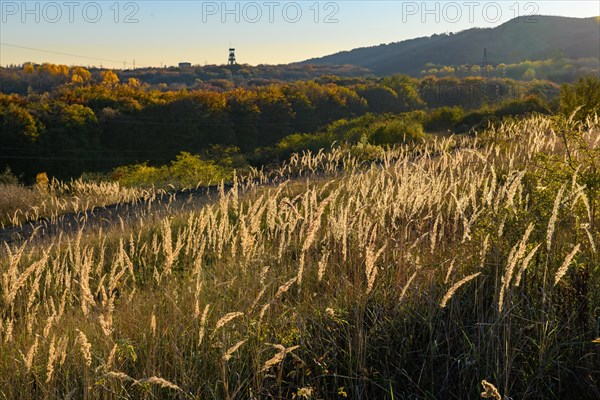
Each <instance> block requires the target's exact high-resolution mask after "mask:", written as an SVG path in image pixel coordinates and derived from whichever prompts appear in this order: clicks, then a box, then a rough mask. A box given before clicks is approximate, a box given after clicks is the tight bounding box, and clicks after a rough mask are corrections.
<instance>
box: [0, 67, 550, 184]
mask: <svg viewBox="0 0 600 400" xmlns="http://www.w3.org/2000/svg"><path fill="white" fill-rule="evenodd" d="M86 72H87V73H86ZM48 74H54V75H57V76H62V77H63V78H64V80H65V81H66V82H65V83H64V84H62V85H60V86H58V87H56V88H54V89H53V90H51V91H45V92H42V93H35V92H30V93H29V94H27V95H20V94H6V93H1V94H0V127H1V133H0V143H2V145H1V146H0V167H4V166H9V167H10V168H11V169H12V170H13V171H14V172H15V173H17V174H23V176H24V177H25V178H30V177H32V176H35V174H36V173H38V172H40V171H45V172H47V173H48V174H49V175H51V176H54V177H58V178H62V179H65V178H70V177H76V176H79V175H80V174H81V173H83V172H94V171H97V172H101V171H110V170H112V169H113V168H115V167H116V166H120V165H127V164H133V163H140V162H145V161H149V163H150V164H155V165H159V164H164V163H166V162H168V161H170V160H173V159H174V158H175V157H176V156H177V155H178V154H180V153H181V152H182V151H186V152H189V153H192V154H201V153H206V152H207V151H209V149H210V148H214V146H215V145H216V146H220V147H221V148H237V149H239V151H240V152H241V153H242V154H244V155H245V156H246V157H247V158H248V159H249V160H250V162H251V163H254V164H257V165H260V164H263V163H267V162H270V161H272V159H269V158H272V157H273V153H272V152H264V151H260V150H261V149H264V148H273V147H276V145H277V144H278V143H280V142H281V141H282V140H283V139H284V138H286V137H287V136H289V135H292V134H307V133H315V132H318V131H319V130H322V129H324V128H325V127H326V126H327V125H328V124H330V123H332V122H334V121H338V120H341V119H352V118H356V117H360V116H363V115H366V114H386V113H392V114H399V113H405V112H409V111H414V110H427V109H435V108H439V107H458V108H460V109H461V110H463V109H464V110H473V109H478V108H481V107H489V106H491V105H492V106H493V105H494V104H501V103H502V104H503V103H505V102H506V101H507V100H513V101H514V100H519V99H525V98H528V97H529V98H531V97H532V96H533V97H535V98H536V99H538V100H539V101H538V103H539V104H538V103H536V104H537V105H536V106H535V107H534V108H540V107H542V106H541V105H540V104H541V103H543V102H545V101H551V100H552V98H554V97H555V96H556V94H557V93H558V91H559V88H558V86H557V85H555V84H552V83H549V82H542V81H535V82H529V83H523V82H518V81H512V80H509V79H487V80H484V79H483V78H480V77H477V78H474V77H468V78H464V79H458V78H455V77H445V78H436V77H425V78H422V79H416V78H410V77H408V76H403V75H395V76H390V77H385V78H353V77H337V76H331V75H328V76H323V77H320V78H318V79H315V80H311V81H297V82H291V83H271V84H269V85H262V86H257V87H233V88H230V89H228V90H211V89H198V90H187V89H184V90H178V91H162V90H158V89H153V88H151V87H150V86H148V85H146V84H143V83H141V82H140V81H138V80H137V79H135V78H130V79H128V80H127V81H125V82H123V81H121V79H120V77H119V76H118V74H116V73H115V72H112V71H101V74H100V75H99V76H98V77H95V76H94V75H93V74H92V73H91V72H90V71H87V70H85V69H83V68H73V69H69V70H68V71H67V70H66V69H61V68H55V69H54V70H52V71H50V70H49V71H48ZM530 100H531V99H530ZM529 104H533V103H531V102H530V103H529ZM467 123H470V122H469V121H467ZM451 127H452V126H447V127H446V128H451ZM439 128H440V126H435V125H433V128H432V129H439Z"/></svg>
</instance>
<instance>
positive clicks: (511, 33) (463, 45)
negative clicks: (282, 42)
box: [303, 16, 600, 75]
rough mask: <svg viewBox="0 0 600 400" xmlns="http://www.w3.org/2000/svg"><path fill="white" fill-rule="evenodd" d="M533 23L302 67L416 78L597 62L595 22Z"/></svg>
mask: <svg viewBox="0 0 600 400" xmlns="http://www.w3.org/2000/svg"><path fill="white" fill-rule="evenodd" d="M535 19H536V21H537V22H532V21H531V20H530V19H529V20H528V19H526V18H523V17H521V18H516V19H513V20H511V21H509V22H507V23H505V24H503V25H500V26H498V27H496V28H489V29H479V28H474V29H469V30H466V31H462V32H459V33H456V34H449V35H446V34H443V35H433V36H431V37H423V38H417V39H412V40H406V41H403V42H398V43H390V44H387V45H380V46H374V47H366V48H359V49H354V50H351V51H344V52H340V53H336V54H333V55H329V56H325V57H321V58H313V59H310V60H307V61H304V62H303V64H315V65H323V64H350V65H355V66H360V67H364V68H368V69H370V70H371V71H372V72H373V73H375V74H378V75H387V74H394V73H403V74H409V75H418V74H419V73H420V72H421V71H422V70H423V69H425V68H426V65H427V64H439V65H454V66H459V65H464V64H469V65H473V64H481V63H482V61H483V51H484V49H485V48H487V50H488V58H489V62H490V63H492V64H499V63H506V64H508V63H517V62H521V61H525V60H531V61H533V60H546V59H550V58H556V57H566V58H573V59H578V58H600V25H599V20H598V18H596V17H593V18H585V19H579V18H566V17H552V16H537V17H535Z"/></svg>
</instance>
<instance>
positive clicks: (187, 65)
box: [179, 62, 192, 68]
mask: <svg viewBox="0 0 600 400" xmlns="http://www.w3.org/2000/svg"><path fill="white" fill-rule="evenodd" d="M191 67H192V63H189V62H180V63H179V68H191Z"/></svg>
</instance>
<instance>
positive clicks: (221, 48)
mask: <svg viewBox="0 0 600 400" xmlns="http://www.w3.org/2000/svg"><path fill="white" fill-rule="evenodd" d="M532 14H533V15H560V16H569V17H577V18H584V17H593V16H599V15H600V2H598V1H597V0H584V1H581V0H580V1H568V0H563V1H559V0H553V1H535V2H533V1H515V0H510V1H495V2H494V1H392V0H389V1H351V0H339V1H316V0H309V1H276V0H264V1H262V0H257V1H197V0H183V1H182V0H169V1H165V0H138V1H116V0H108V1H107V0H104V1H102V0H96V1H78V0H57V1H18V0H15V1H8V0H0V65H3V66H5V65H9V64H22V63H23V62H26V61H31V62H36V63H41V62H52V63H60V64H67V65H89V66H92V65H93V66H103V67H106V68H123V67H125V68H131V67H133V65H134V63H135V66H136V67H148V66H154V67H159V66H165V65H166V66H168V65H176V64H177V63H178V62H183V61H186V62H191V63H193V64H200V65H204V64H224V63H226V62H227V58H228V49H229V47H234V48H235V49H236V56H237V61H238V63H245V64H250V65H257V64H284V63H290V62H294V61H302V60H305V59H308V58H312V57H319V56H324V55H328V54H332V53H336V52H338V51H343V50H351V49H353V48H357V47H365V46H374V45H379V44H382V43H391V42H398V41H402V40H406V39H411V38H415V37H422V36H430V35H432V34H435V33H446V32H459V31H462V30H465V29H469V28H473V27H481V28H491V27H495V26H498V25H500V24H502V23H505V22H507V21H509V20H511V19H513V18H514V17H516V16H528V15H532ZM528 22H529V23H535V17H530V18H529V19H528Z"/></svg>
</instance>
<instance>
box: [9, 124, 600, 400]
mask: <svg viewBox="0 0 600 400" xmlns="http://www.w3.org/2000/svg"><path fill="white" fill-rule="evenodd" d="M599 165H600V120H599V119H598V117H588V118H587V119H583V120H581V119H575V118H569V116H561V115H557V116H542V115H535V114H534V115H531V116H529V117H525V118H521V119H510V118H509V119H506V120H504V121H503V122H502V123H497V124H491V125H489V126H488V128H487V129H482V130H481V131H479V132H478V133H477V134H475V135H468V136H450V137H446V138H436V139H432V138H429V139H426V140H422V141H420V142H419V143H417V144H410V145H408V144H407V145H403V146H396V147H387V148H385V149H384V148H382V147H377V146H373V145H370V144H365V143H357V144H355V145H352V146H338V147H334V148H332V149H331V150H329V151H319V152H310V151H305V152H302V153H296V154H294V155H292V156H291V158H290V159H289V160H288V161H286V162H285V163H283V164H282V165H281V166H280V167H279V168H278V169H276V170H271V171H268V172H266V171H265V170H251V171H250V172H248V173H245V174H243V175H241V176H236V177H235V178H234V182H233V188H232V189H231V190H225V187H224V185H221V189H220V190H219V191H218V192H217V193H215V194H214V195H213V197H211V199H212V200H211V201H209V202H207V204H206V205H204V206H201V207H198V208H196V209H194V210H185V211H176V210H173V211H172V212H171V213H170V214H169V215H167V216H166V217H164V218H161V219H159V220H154V219H151V218H145V215H146V214H144V215H140V216H141V217H140V218H138V219H136V220H134V221H129V222H127V223H119V224H114V226H112V227H111V228H110V229H98V230H95V231H93V230H92V231H90V230H86V231H84V230H83V229H82V230H80V231H79V233H74V234H64V235H58V236H57V237H54V238H53V239H52V240H36V238H35V237H34V238H32V239H31V240H29V241H25V242H23V243H18V244H11V245H5V246H3V249H2V250H1V253H0V276H1V282H2V283H1V285H0V398H6V399H13V398H45V399H65V398H68V399H140V398H141V399H155V398H160V399H162V398H164V399H228V400H229V399H259V398H261V399H262V398H273V399H281V398H298V399H342V398H352V399H382V398H387V399H465V398H479V397H480V396H482V397H486V398H495V399H502V398H514V399H540V398H573V399H575V398H580V399H594V398H599V397H600V391H599V390H598V387H599V381H600V344H599V343H598V341H599V340H598V337H599V336H600V335H599V332H598V329H599V327H598V323H600V319H599V317H600V314H599V310H600V271H599V270H598V268H599V266H600V262H599V261H600V259H599V255H598V246H600V226H599V225H600V222H599V217H600V215H599V214H600V212H599V206H600V194H599V190H600V170H599V169H598V167H599ZM123 190H124V189H122V188H120V187H119V186H118V185H117V186H113V195H112V196H113V197H110V199H111V200H112V199H116V200H117V201H122V202H127V201H131V200H132V198H131V196H133V197H136V196H138V195H139V194H138V192H137V191H134V192H123ZM127 193H129V194H127ZM77 207H80V206H77ZM25 208H26V209H29V206H28V205H26V206H25ZM11 212H12V213H13V215H17V216H18V215H20V213H19V212H18V211H11ZM24 212H25V211H24ZM482 392H483V393H482Z"/></svg>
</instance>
